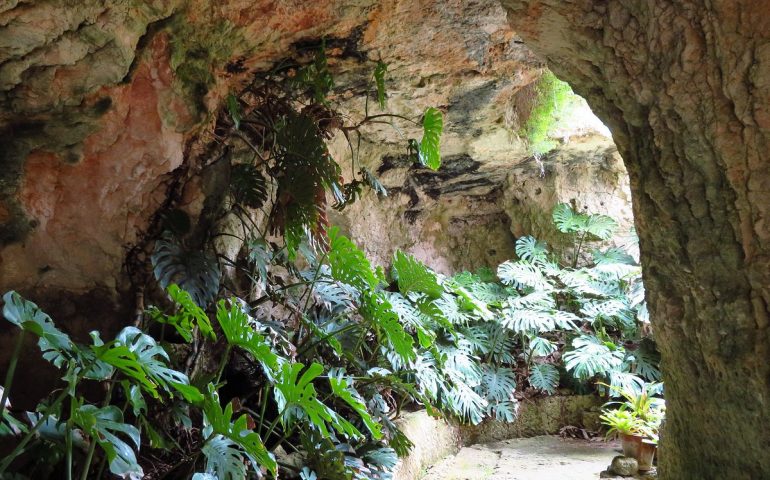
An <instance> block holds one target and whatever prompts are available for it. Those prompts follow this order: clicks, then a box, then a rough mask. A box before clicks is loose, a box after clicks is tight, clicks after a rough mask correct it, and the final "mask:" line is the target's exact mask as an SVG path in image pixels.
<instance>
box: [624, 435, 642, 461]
mask: <svg viewBox="0 0 770 480" xmlns="http://www.w3.org/2000/svg"><path fill="white" fill-rule="evenodd" d="M620 441H621V445H622V446H623V456H626V457H631V458H636V459H637V460H638V457H639V449H640V447H641V445H642V437H640V436H638V435H627V434H625V433H624V434H621V435H620Z"/></svg>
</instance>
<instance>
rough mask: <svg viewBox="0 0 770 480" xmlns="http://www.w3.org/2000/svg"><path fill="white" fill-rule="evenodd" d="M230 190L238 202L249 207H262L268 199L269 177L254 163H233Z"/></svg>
mask: <svg viewBox="0 0 770 480" xmlns="http://www.w3.org/2000/svg"><path fill="white" fill-rule="evenodd" d="M230 192H231V193H232V194H233V197H235V201H236V202H237V203H240V204H242V205H245V206H247V207H249V208H260V207H261V206H262V205H264V204H265V202H266V201H267V179H265V176H264V175H262V172H260V171H259V170H258V169H257V167H255V166H254V165H251V164H248V163H241V164H238V165H233V167H232V169H231V170H230Z"/></svg>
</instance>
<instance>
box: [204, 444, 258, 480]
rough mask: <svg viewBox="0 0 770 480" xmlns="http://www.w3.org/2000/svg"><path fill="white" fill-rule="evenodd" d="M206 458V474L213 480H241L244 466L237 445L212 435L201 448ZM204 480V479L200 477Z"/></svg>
mask: <svg viewBox="0 0 770 480" xmlns="http://www.w3.org/2000/svg"><path fill="white" fill-rule="evenodd" d="M201 453H203V455H204V456H205V457H206V472H207V473H205V474H198V475H209V478H213V479H215V480H243V479H245V478H246V464H245V463H244V458H243V455H242V453H241V449H240V448H238V444H237V443H235V442H234V441H232V440H230V439H229V438H227V437H225V436H224V435H214V436H213V437H211V438H210V439H208V440H206V443H204V444H203V447H202V448H201ZM202 478H206V477H202Z"/></svg>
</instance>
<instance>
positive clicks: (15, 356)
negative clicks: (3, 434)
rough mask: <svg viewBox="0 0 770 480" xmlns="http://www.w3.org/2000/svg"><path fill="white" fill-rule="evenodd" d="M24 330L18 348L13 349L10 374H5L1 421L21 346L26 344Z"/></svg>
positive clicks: (9, 367)
mask: <svg viewBox="0 0 770 480" xmlns="http://www.w3.org/2000/svg"><path fill="white" fill-rule="evenodd" d="M25 333H26V332H25V331H24V330H22V331H21V333H20V334H19V338H17V339H16V346H15V347H14V349H13V355H12V356H11V363H10V364H9V365H8V372H7V373H6V374H5V383H4V384H3V397H2V399H0V421H2V420H3V414H4V413H5V403H6V402H7V401H8V396H9V395H10V394H11V385H12V384H13V375H14V373H15V372H16V364H17V362H18V361H19V354H20V353H21V346H22V345H23V344H24V334H25Z"/></svg>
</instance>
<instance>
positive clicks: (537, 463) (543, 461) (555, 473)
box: [423, 436, 619, 480]
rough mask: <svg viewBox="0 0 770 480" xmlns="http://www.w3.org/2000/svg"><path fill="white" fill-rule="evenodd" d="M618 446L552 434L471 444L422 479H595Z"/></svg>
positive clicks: (433, 468) (430, 470)
mask: <svg viewBox="0 0 770 480" xmlns="http://www.w3.org/2000/svg"><path fill="white" fill-rule="evenodd" d="M618 448H619V447H618V444H617V443H613V442H600V441H596V442H588V441H584V440H573V439H563V438H560V437H554V436H543V437H533V438H516V439H512V440H504V441H501V442H495V443H488V444H479V445H472V446H470V447H465V448H463V449H462V450H460V452H459V453H458V454H457V455H455V456H453V457H449V458H446V459H444V460H443V461H441V462H439V463H438V464H436V465H434V466H433V467H431V468H430V469H428V472H427V474H426V475H425V476H424V477H423V480H595V479H598V478H599V473H600V472H601V471H602V470H605V469H606V468H607V466H608V465H609V464H610V462H611V461H612V457H614V456H615V455H618V453H617V452H618Z"/></svg>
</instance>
